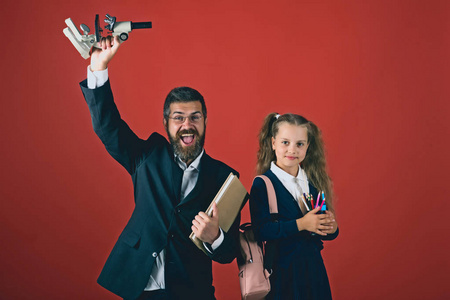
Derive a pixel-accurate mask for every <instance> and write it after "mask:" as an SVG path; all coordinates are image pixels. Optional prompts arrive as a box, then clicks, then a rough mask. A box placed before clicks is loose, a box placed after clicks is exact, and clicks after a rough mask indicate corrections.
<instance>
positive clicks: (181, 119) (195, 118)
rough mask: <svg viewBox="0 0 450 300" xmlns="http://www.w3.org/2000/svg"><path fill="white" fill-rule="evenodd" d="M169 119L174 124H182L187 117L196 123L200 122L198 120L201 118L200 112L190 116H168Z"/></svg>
mask: <svg viewBox="0 0 450 300" xmlns="http://www.w3.org/2000/svg"><path fill="white" fill-rule="evenodd" d="M168 118H169V119H172V120H173V121H174V122H175V124H183V123H184V121H186V119H189V122H191V123H193V124H197V123H199V122H200V120H201V119H202V118H203V116H202V115H200V114H195V115H190V116H187V117H185V116H175V117H168Z"/></svg>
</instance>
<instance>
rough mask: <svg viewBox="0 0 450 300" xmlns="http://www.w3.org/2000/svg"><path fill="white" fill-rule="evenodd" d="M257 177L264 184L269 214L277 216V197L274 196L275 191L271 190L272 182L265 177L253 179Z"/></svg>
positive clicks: (260, 176)
mask: <svg viewBox="0 0 450 300" xmlns="http://www.w3.org/2000/svg"><path fill="white" fill-rule="evenodd" d="M258 177H259V178H261V179H262V180H264V182H265V183H266V188H267V197H268V199H269V210H270V214H278V205H277V196H276V195H275V189H274V188H273V184H272V181H271V180H270V179H269V177H267V176H266V175H259V176H256V177H255V179H256V178H258ZM253 181H254V180H253Z"/></svg>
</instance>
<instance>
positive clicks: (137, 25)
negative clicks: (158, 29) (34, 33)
mask: <svg viewBox="0 0 450 300" xmlns="http://www.w3.org/2000/svg"><path fill="white" fill-rule="evenodd" d="M105 23H107V24H108V25H106V26H105V29H106V30H108V33H110V34H112V35H113V36H116V35H118V36H119V39H120V40H121V41H126V40H128V34H129V33H130V32H131V31H132V30H133V29H144V28H152V22H131V21H126V22H116V17H112V16H110V15H108V14H106V19H105ZM66 24H67V26H68V27H66V28H64V30H63V32H64V34H65V36H66V37H67V38H68V39H69V40H70V41H71V42H72V45H73V46H74V47H75V49H77V50H78V52H79V53H80V54H81V56H82V57H83V58H84V59H88V58H89V57H90V52H91V49H92V47H95V48H99V46H98V45H97V42H99V41H100V40H101V38H102V33H103V29H102V28H101V27H100V25H99V17H98V15H95V23H94V26H95V34H89V32H90V29H89V27H88V26H87V25H86V24H81V25H80V29H81V31H82V33H80V32H79V31H78V29H77V27H76V26H75V24H74V23H73V21H72V19H71V18H67V19H66Z"/></svg>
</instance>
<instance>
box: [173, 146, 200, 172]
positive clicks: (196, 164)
mask: <svg viewBox="0 0 450 300" xmlns="http://www.w3.org/2000/svg"><path fill="white" fill-rule="evenodd" d="M203 153H205V149H202V152H201V153H200V154H199V155H198V156H197V157H196V158H195V159H194V160H193V161H192V163H191V164H190V165H189V167H188V166H187V165H186V163H185V162H184V161H182V160H181V159H180V157H179V156H178V155H176V154H174V156H175V161H176V162H177V164H178V166H179V167H180V168H181V169H182V170H183V171H186V169H189V170H193V169H195V170H197V171H199V165H200V160H201V159H202V156H203Z"/></svg>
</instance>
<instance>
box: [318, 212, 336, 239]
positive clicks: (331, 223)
mask: <svg viewBox="0 0 450 300" xmlns="http://www.w3.org/2000/svg"><path fill="white" fill-rule="evenodd" d="M326 214H327V215H328V216H329V218H331V220H333V221H332V222H330V223H326V224H325V225H331V226H332V228H331V229H324V230H322V232H324V233H326V234H333V233H335V232H336V230H337V227H338V225H337V222H336V219H335V218H334V214H333V213H332V212H331V211H328V210H327V211H326Z"/></svg>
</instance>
